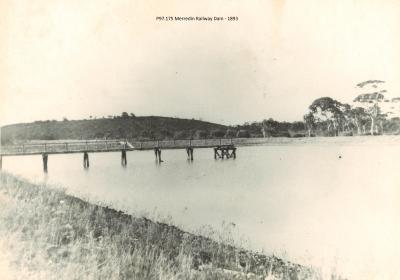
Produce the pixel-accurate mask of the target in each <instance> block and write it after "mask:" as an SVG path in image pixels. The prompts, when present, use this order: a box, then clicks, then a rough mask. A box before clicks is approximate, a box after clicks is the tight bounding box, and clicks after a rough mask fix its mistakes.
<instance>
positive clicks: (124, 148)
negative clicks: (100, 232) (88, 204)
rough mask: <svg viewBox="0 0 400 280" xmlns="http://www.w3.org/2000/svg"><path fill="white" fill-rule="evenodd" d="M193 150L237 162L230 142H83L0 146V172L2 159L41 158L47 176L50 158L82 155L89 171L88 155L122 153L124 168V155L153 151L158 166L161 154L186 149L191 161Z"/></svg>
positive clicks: (126, 140)
mask: <svg viewBox="0 0 400 280" xmlns="http://www.w3.org/2000/svg"><path fill="white" fill-rule="evenodd" d="M195 148H213V149H214V158H215V159H225V158H226V159H229V158H236V147H235V145H234V143H233V139H201V140H163V141H157V140H156V141H129V140H128V139H116V140H85V141H75V140H69V141H47V142H46V141H39V142H26V143H22V144H19V145H7V146H2V147H1V150H0V169H1V167H2V157H4V156H29V155H42V160H43V170H44V171H45V172H47V169H48V168H47V166H48V157H49V155H50V154H71V153H83V167H84V168H85V169H87V168H89V166H90V164H89V153H101V152H121V165H122V166H126V165H127V155H126V154H127V152H128V151H135V150H139V151H140V150H154V153H155V157H156V161H157V162H159V163H161V162H162V159H161V150H163V149H185V150H186V153H187V157H188V160H191V161H193V158H194V156H193V154H194V152H193V151H194V149H195Z"/></svg>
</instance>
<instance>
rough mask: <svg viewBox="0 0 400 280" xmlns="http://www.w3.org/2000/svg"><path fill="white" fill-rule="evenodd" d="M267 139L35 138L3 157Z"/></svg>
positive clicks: (3, 152)
mask: <svg viewBox="0 0 400 280" xmlns="http://www.w3.org/2000/svg"><path fill="white" fill-rule="evenodd" d="M265 142H266V139H265V138H232V139H231V138H229V139H228V138H225V139H196V140H159V141H157V140H154V141H153V140H152V141H137V140H131V139H114V140H67V141H60V140H56V141H36V142H26V143H21V144H17V145H3V146H2V147H1V151H0V156H24V155H41V154H44V153H46V154H70V153H83V152H87V153H101V152H116V151H122V150H125V151H135V150H139V151H140V150H153V149H155V148H160V149H163V150H164V149H186V148H188V147H192V148H216V147H219V146H244V145H256V144H262V143H265Z"/></svg>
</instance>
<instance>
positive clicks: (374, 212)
mask: <svg viewBox="0 0 400 280" xmlns="http://www.w3.org/2000/svg"><path fill="white" fill-rule="evenodd" d="M365 139H366V137H364V138H363V140H362V141H363V143H362V145H359V144H358V143H357V140H354V141H355V142H349V143H346V144H343V143H342V144H340V145H339V144H334V143H332V140H329V141H330V144H329V145H326V144H324V143H323V142H324V140H323V139H321V140H317V141H320V142H321V143H319V144H318V142H317V143H314V144H310V143H305V144H302V145H281V146H280V145H274V146H257V147H239V148H238V158H237V159H236V160H233V159H230V160H214V156H213V150H212V149H197V150H195V153H194V161H188V160H187V154H186V151H185V150H164V151H163V152H162V159H163V161H164V162H162V163H161V164H160V163H158V162H155V156H154V152H153V151H135V152H129V153H127V161H128V162H127V166H126V167H122V166H121V154H120V153H99V154H89V159H90V168H89V169H86V170H85V169H84V168H83V155H82V154H69V155H50V156H49V159H48V173H47V174H44V173H43V167H42V158H41V156H29V157H28V156H26V157H6V158H3V168H4V169H5V170H7V171H10V172H12V173H16V174H20V175H22V176H24V177H26V178H29V179H30V180H32V181H35V182H46V183H48V184H50V185H58V186H62V187H65V188H66V189H67V191H68V192H69V193H72V194H75V195H79V196H81V197H85V198H87V199H89V200H91V201H103V202H106V203H107V204H112V205H114V207H118V208H121V209H125V210H128V211H130V212H135V213H140V212H143V211H147V212H149V213H150V214H154V213H157V214H161V215H162V216H163V217H167V216H172V217H173V221H174V223H176V224H178V225H180V226H182V227H184V228H185V229H189V230H195V229H198V228H200V227H201V226H202V225H211V226H213V227H215V228H217V229H218V228H220V227H221V224H222V222H223V221H225V222H226V223H231V224H230V225H231V226H232V227H233V228H234V231H235V232H236V233H240V234H241V235H243V236H245V237H246V238H247V239H248V240H251V242H250V243H251V245H250V246H252V247H253V248H259V249H264V250H265V251H266V252H267V253H276V254H282V252H286V255H287V257H288V258H289V259H291V260H293V261H297V262H300V263H304V264H309V263H311V264H315V265H321V266H322V267H323V269H327V270H330V269H332V268H333V267H335V268H336V271H338V272H340V273H343V274H345V275H346V276H349V277H351V278H352V279H400V273H399V268H398V266H397V260H398V259H399V258H400V253H399V251H400V249H399V247H400V241H399V236H400V218H399V214H400V213H399V210H400V208H399V205H400V204H399V202H400V192H399V189H400V172H399V171H398V169H399V168H400V145H398V144H396V143H397V142H396V143H395V144H393V143H392V144H390V145H386V144H383V143H384V142H385V140H386V138H385V137H376V138H372V139H371V140H368V141H366V140H365Z"/></svg>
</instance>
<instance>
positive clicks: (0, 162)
mask: <svg viewBox="0 0 400 280" xmlns="http://www.w3.org/2000/svg"><path fill="white" fill-rule="evenodd" d="M2 168H3V156H2V155H0V170H1V169H2Z"/></svg>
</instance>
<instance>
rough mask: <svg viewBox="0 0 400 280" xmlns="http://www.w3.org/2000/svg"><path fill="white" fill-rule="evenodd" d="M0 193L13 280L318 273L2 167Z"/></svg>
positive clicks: (0, 222)
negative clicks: (92, 201) (81, 196)
mask: <svg viewBox="0 0 400 280" xmlns="http://www.w3.org/2000/svg"><path fill="white" fill-rule="evenodd" d="M0 195H1V197H0V241H1V242H0V244H2V245H3V249H6V250H8V251H9V252H10V253H11V254H10V256H12V259H10V265H11V267H12V268H13V269H14V270H15V271H17V272H18V273H16V275H19V277H20V278H21V279H27V278H39V279H53V278H54V279H319V276H318V274H317V273H316V272H314V271H313V270H312V269H310V268H306V267H302V266H300V265H297V264H293V263H290V262H286V261H284V260H282V259H280V258H277V257H275V256H265V255H261V254H256V253H252V252H250V251H247V250H244V249H240V248H239V247H236V246H232V245H227V244H226V243H224V242H223V240H220V241H216V240H212V239H210V238H206V237H203V236H199V235H196V234H191V233H188V232H184V231H182V230H180V229H179V228H177V227H175V226H171V225H167V224H163V223H156V222H153V221H151V220H149V219H146V218H142V217H135V216H133V215H128V214H125V213H123V212H121V211H116V210H114V209H111V208H108V207H102V206H99V205H94V204H90V203H88V202H86V201H84V200H82V199H79V198H76V197H73V196H70V195H67V194H66V193H65V192H63V191H61V190H59V189H52V188H49V187H46V186H42V185H34V184H31V183H30V182H27V181H25V180H23V179H20V178H16V177H14V176H13V175H10V174H7V173H4V172H3V173H0ZM43 277H44V278H43Z"/></svg>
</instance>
